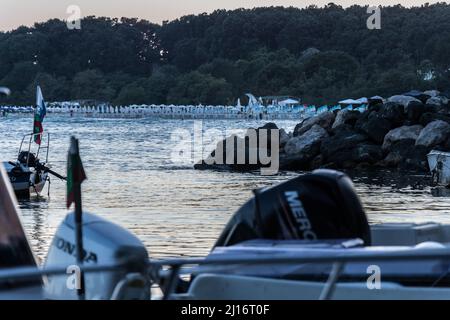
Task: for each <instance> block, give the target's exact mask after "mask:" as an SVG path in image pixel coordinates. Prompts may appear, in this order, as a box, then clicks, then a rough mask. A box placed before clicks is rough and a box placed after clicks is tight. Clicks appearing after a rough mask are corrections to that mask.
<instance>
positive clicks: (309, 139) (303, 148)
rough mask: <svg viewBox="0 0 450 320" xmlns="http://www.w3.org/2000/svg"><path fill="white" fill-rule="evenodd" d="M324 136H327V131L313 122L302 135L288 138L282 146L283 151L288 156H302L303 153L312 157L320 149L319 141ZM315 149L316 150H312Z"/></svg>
mask: <svg viewBox="0 0 450 320" xmlns="http://www.w3.org/2000/svg"><path fill="white" fill-rule="evenodd" d="M326 137H328V133H327V131H326V130H325V129H324V128H322V127H321V126H319V125H317V124H315V125H314V126H313V127H312V128H311V129H309V130H308V131H306V132H304V133H303V134H302V135H300V136H294V137H292V138H291V139H289V140H288V141H287V143H286V145H285V146H284V152H285V153H286V155H288V156H299V155H302V156H303V154H304V153H305V156H307V157H310V158H312V157H314V156H315V155H316V154H317V153H318V151H319V149H320V142H321V141H322V140H323V139H324V138H326ZM316 147H317V148H316ZM316 149H317V152H314V151H315V150H316ZM308 153H311V154H308Z"/></svg>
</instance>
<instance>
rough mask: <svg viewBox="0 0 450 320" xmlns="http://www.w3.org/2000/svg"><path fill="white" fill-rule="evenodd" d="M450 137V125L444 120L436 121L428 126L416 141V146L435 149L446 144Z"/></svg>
mask: <svg viewBox="0 0 450 320" xmlns="http://www.w3.org/2000/svg"><path fill="white" fill-rule="evenodd" d="M449 136H450V125H449V124H448V123H447V122H445V121H442V120H435V121H433V122H430V123H429V124H427V125H426V127H425V128H423V129H422V131H421V132H420V134H419V137H418V138H417V140H416V146H425V147H429V148H430V147H433V146H435V145H438V144H440V143H443V142H445V141H446V140H447V139H448V137H449Z"/></svg>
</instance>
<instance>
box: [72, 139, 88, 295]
mask: <svg viewBox="0 0 450 320" xmlns="http://www.w3.org/2000/svg"><path fill="white" fill-rule="evenodd" d="M70 144H71V148H70V153H71V154H70V156H71V157H74V156H75V157H79V154H80V150H79V145H78V139H75V137H71V138H70ZM74 169H75V168H73V167H72V170H74ZM72 172H73V171H72ZM76 174H77V173H75V172H73V175H76ZM73 192H74V202H75V231H76V233H75V241H76V249H77V265H78V266H79V267H81V266H82V265H83V251H84V250H83V219H82V216H83V209H82V208H83V206H82V202H81V182H80V181H78V179H74V184H73ZM77 294H78V299H79V300H84V299H85V282H84V273H83V272H81V273H80V286H79V289H77Z"/></svg>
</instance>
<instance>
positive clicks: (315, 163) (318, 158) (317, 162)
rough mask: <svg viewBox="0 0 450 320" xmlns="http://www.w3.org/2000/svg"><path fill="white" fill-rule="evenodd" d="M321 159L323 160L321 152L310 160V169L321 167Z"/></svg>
mask: <svg viewBox="0 0 450 320" xmlns="http://www.w3.org/2000/svg"><path fill="white" fill-rule="evenodd" d="M323 161H324V157H323V155H321V154H318V155H317V156H316V157H315V158H314V159H313V160H312V161H311V164H310V169H311V170H314V169H319V168H321V167H322V165H323Z"/></svg>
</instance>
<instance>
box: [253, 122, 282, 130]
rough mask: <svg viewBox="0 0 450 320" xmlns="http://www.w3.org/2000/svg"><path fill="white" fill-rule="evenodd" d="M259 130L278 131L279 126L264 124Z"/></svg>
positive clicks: (269, 123)
mask: <svg viewBox="0 0 450 320" xmlns="http://www.w3.org/2000/svg"><path fill="white" fill-rule="evenodd" d="M259 129H266V130H270V129H278V126H277V125H276V124H275V123H273V122H267V123H266V124H264V125H263V126H262V127H259V128H258V129H256V130H259Z"/></svg>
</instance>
